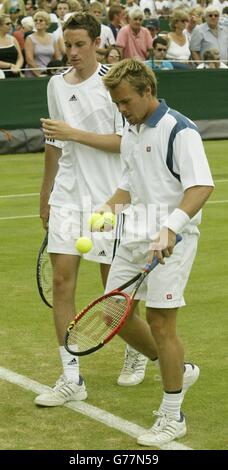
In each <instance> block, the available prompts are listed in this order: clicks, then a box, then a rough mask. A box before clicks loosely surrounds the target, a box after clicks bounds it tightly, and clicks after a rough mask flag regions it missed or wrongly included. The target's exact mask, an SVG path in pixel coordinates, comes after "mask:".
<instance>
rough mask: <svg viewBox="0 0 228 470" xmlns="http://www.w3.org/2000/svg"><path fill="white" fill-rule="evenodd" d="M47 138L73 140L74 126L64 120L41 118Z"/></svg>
mask: <svg viewBox="0 0 228 470" xmlns="http://www.w3.org/2000/svg"><path fill="white" fill-rule="evenodd" d="M41 123H42V127H43V131H44V135H45V137H46V139H56V140H71V133H72V127H71V126H69V125H68V124H66V123H65V122H64V121H56V120H55V119H44V118H41Z"/></svg>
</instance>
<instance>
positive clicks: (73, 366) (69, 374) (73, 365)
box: [59, 346, 79, 384]
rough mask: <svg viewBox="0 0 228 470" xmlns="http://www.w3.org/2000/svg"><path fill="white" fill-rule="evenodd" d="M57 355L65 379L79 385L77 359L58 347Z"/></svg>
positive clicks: (62, 347) (61, 347)
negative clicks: (58, 354)
mask: <svg viewBox="0 0 228 470" xmlns="http://www.w3.org/2000/svg"><path fill="white" fill-rule="evenodd" d="M59 353H60V357H61V361H62V365H63V371H64V375H65V376H66V378H67V379H68V380H70V381H72V382H76V383H77V384H78V383H79V357H76V356H73V355H72V354H70V353H69V352H68V351H67V350H66V349H65V348H64V346H59Z"/></svg>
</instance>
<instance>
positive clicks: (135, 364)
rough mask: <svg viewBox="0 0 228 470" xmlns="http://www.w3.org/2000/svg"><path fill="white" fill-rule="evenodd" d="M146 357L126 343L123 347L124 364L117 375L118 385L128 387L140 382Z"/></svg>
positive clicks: (144, 368) (144, 369)
mask: <svg viewBox="0 0 228 470" xmlns="http://www.w3.org/2000/svg"><path fill="white" fill-rule="evenodd" d="M147 362H148V358H147V357H146V356H144V355H143V354H141V353H140V352H138V351H136V349H134V348H132V347H131V346H129V345H127V346H126V349H125V359H124V365H123V368H122V370H121V373H120V376H119V377H118V380H117V383H118V385H122V386H124V387H128V386H131V385H138V384H140V383H141V382H142V381H143V380H144V377H145V372H146V365H147Z"/></svg>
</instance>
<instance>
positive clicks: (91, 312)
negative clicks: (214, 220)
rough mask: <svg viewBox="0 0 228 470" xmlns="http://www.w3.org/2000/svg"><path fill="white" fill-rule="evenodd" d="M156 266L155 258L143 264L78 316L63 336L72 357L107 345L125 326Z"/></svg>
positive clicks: (178, 236)
mask: <svg viewBox="0 0 228 470" xmlns="http://www.w3.org/2000/svg"><path fill="white" fill-rule="evenodd" d="M181 240H182V238H181V236H180V235H177V236H176V244H177V243H179V242H180V241H181ZM158 264H159V261H158V258H157V257H155V258H154V259H153V262H152V263H151V264H146V266H145V267H144V270H143V271H142V272H140V273H138V274H136V276H134V277H133V278H132V279H130V280H129V281H128V282H126V283H125V284H123V285H122V286H120V287H119V288H118V289H114V290H112V291H111V292H109V293H107V294H105V295H103V296H102V297H99V298H98V299H96V300H94V301H93V302H91V303H90V304H89V305H87V307H85V308H84V309H83V310H82V311H81V312H80V313H78V314H77V315H76V317H75V319H74V320H73V321H72V322H71V323H70V325H69V327H68V329H67V332H66V335H65V348H66V350H67V351H68V352H69V353H71V354H73V355H74V356H84V355H87V354H90V353H92V352H95V351H97V350H98V349H100V348H101V347H102V346H104V345H105V344H106V343H108V342H109V341H110V340H111V339H112V338H113V336H115V335H116V334H117V333H118V332H119V330H120V329H121V327H122V326H123V324H124V323H125V321H126V319H127V317H128V315H129V313H130V311H131V309H132V306H133V302H134V298H135V295H136V293H137V291H138V289H139V287H140V286H141V284H142V282H143V281H144V279H145V278H146V277H147V276H148V274H149V273H150V272H151V271H152V270H153V269H154V268H155V267H156V266H157V265H158ZM135 283H136V284H135ZM132 284H135V287H134V288H133V291H132V292H131V294H130V295H129V294H127V293H126V292H124V289H126V288H127V287H129V286H131V285H132Z"/></svg>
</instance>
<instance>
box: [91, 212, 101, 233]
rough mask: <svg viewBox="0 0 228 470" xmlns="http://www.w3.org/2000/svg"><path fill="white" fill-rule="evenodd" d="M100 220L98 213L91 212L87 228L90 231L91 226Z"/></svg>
mask: <svg viewBox="0 0 228 470" xmlns="http://www.w3.org/2000/svg"><path fill="white" fill-rule="evenodd" d="M100 218H101V214H99V212H93V214H91V216H90V217H89V220H88V225H89V228H90V229H92V227H93V224H95V223H96V222H97V221H98V220H99V219H100Z"/></svg>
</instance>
